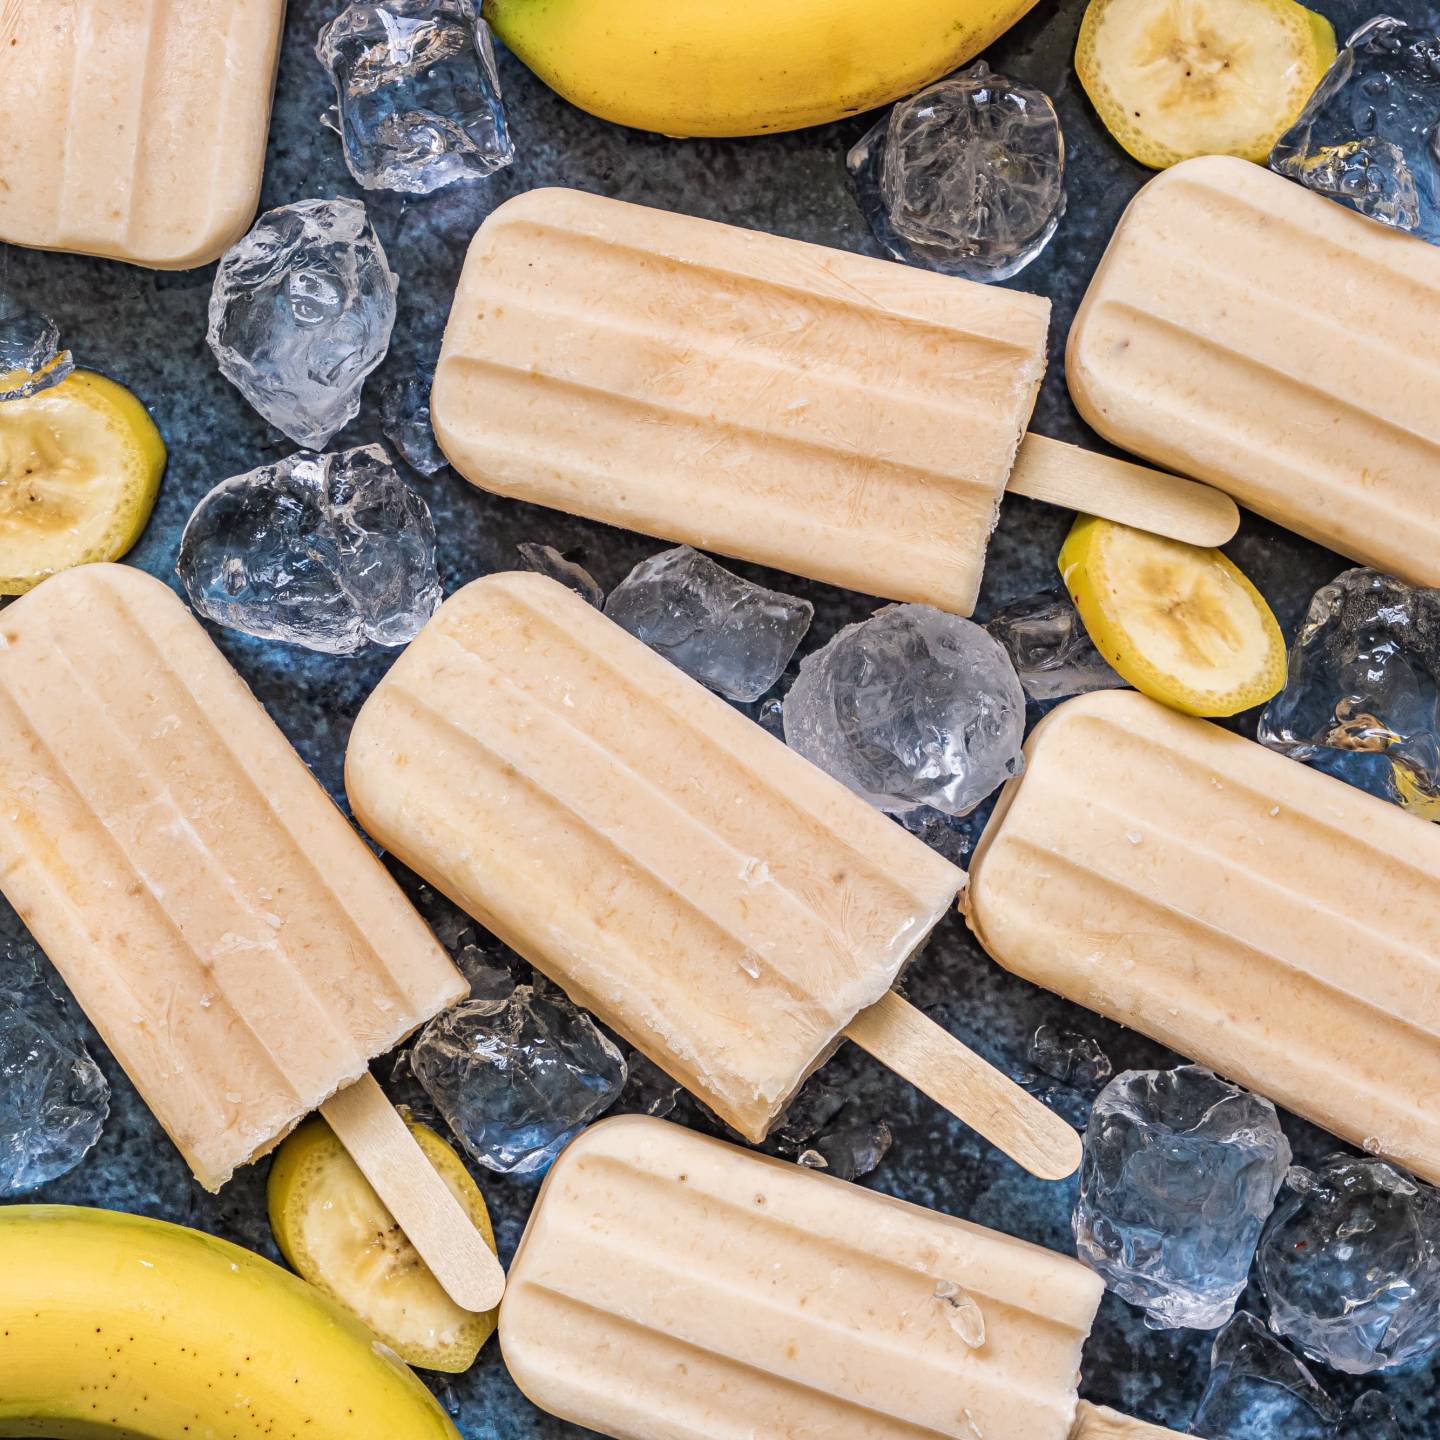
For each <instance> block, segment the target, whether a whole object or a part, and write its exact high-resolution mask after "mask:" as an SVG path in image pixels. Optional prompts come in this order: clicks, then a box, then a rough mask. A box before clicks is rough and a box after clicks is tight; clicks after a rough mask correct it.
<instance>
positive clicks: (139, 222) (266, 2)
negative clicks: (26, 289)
mask: <svg viewBox="0 0 1440 1440" xmlns="http://www.w3.org/2000/svg"><path fill="white" fill-rule="evenodd" d="M284 17H285V0H0V240H8V241H10V242H11V243H12V244H15V245H31V246H36V247H38V248H40V249H42V250H76V251H80V252H81V253H83V254H87V255H101V256H105V257H108V258H110V259H115V260H128V261H130V262H131V263H132V264H135V265H148V266H152V267H154V268H157V269H164V270H183V269H188V268H190V267H191V266H196V265H206V264H208V263H209V262H210V261H212V260H214V259H216V258H217V257H218V256H219V255H220V254H221V253H222V252H223V251H224V250H225V248H226V247H227V246H228V245H230V244H231V243H232V242H233V241H235V240H236V239H238V238H239V237H240V236H241V235H242V234H243V233H244V231H245V229H246V227H247V226H248V225H249V224H250V221H251V220H252V219H253V218H254V215H255V206H256V202H257V201H258V199H259V195H260V176H261V171H262V169H263V167H264V163H265V139H266V133H267V131H268V129H269V124H270V100H271V95H272V92H273V90H274V87H275V67H276V63H277V60H278V58H279V50H280V32H281V27H282V25H283V22H284Z"/></svg>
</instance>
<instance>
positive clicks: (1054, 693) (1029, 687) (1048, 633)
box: [985, 590, 1125, 700]
mask: <svg viewBox="0 0 1440 1440" xmlns="http://www.w3.org/2000/svg"><path fill="white" fill-rule="evenodd" d="M985 629H986V630H987V631H988V632H989V633H990V634H991V635H993V636H994V637H995V639H997V640H998V641H999V642H1000V643H1001V644H1002V645H1003V646H1004V647H1005V651H1006V653H1007V654H1008V655H1009V656H1010V659H1011V661H1012V662H1013V663H1014V666H1015V673H1016V674H1017V675H1019V677H1020V684H1021V685H1022V686H1023V687H1024V690H1025V693H1026V694H1027V695H1028V696H1029V697H1030V698H1031V699H1032V700H1059V699H1062V698H1063V697H1065V696H1067V695H1085V694H1088V693H1089V692H1090V691H1092V690H1115V689H1123V688H1124V686H1125V681H1124V680H1122V679H1121V678H1120V676H1119V675H1118V674H1116V672H1115V671H1114V670H1113V669H1112V668H1111V666H1110V663H1109V662H1108V661H1107V660H1106V659H1105V658H1104V656H1102V655H1101V654H1100V652H1099V651H1098V650H1097V649H1096V648H1095V645H1094V642H1093V641H1092V640H1091V639H1090V634H1089V632H1088V631H1087V630H1086V629H1085V626H1084V624H1083V623H1082V622H1081V619H1080V616H1079V613H1078V612H1077V611H1076V609H1075V606H1074V605H1073V604H1072V603H1071V600H1070V597H1069V596H1068V595H1067V594H1066V593H1065V592H1064V591H1063V590H1047V591H1042V592H1041V593H1039V594H1037V595H1027V596H1026V597H1025V598H1024V599H1023V600H1016V601H1015V602H1014V603H1013V604H1010V605H1007V606H1005V608H1004V609H1003V610H1001V611H999V612H998V613H997V614H995V615H993V616H992V617H991V618H990V619H989V620H988V621H987V622H986V624H985Z"/></svg>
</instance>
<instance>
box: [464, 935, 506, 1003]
mask: <svg viewBox="0 0 1440 1440" xmlns="http://www.w3.org/2000/svg"><path fill="white" fill-rule="evenodd" d="M455 964H456V965H457V966H458V967H459V969H460V973H461V974H462V975H463V976H464V977H465V978H466V979H467V980H468V981H469V982H470V998H471V1000H475V1001H478V1002H480V1003H481V1004H486V1005H495V1006H500V1005H503V1004H504V1003H505V1002H506V1001H507V1000H508V999H509V998H510V996H511V995H513V994H514V993H515V977H514V975H512V974H511V972H510V967H509V966H508V965H506V964H503V963H497V962H496V959H495V957H494V956H493V955H491V954H490V953H489V951H487V950H485V949H483V948H482V947H481V946H479V945H476V944H474V943H473V942H471V943H467V944H465V945H462V946H461V947H460V948H459V949H458V950H457V951H456V952H455Z"/></svg>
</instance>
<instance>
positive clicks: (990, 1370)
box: [500, 1116, 1170, 1440]
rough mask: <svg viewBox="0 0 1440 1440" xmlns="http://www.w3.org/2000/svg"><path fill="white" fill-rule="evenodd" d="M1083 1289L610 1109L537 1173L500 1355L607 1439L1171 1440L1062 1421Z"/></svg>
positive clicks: (1126, 1425) (1031, 1251) (1030, 1256)
mask: <svg viewBox="0 0 1440 1440" xmlns="http://www.w3.org/2000/svg"><path fill="white" fill-rule="evenodd" d="M1103 1293H1104V1283H1103V1282H1102V1281H1101V1280H1100V1278H1099V1277H1098V1276H1097V1275H1095V1274H1094V1273H1093V1272H1092V1271H1090V1270H1087V1269H1086V1268H1085V1267H1084V1266H1083V1265H1080V1264H1078V1263H1077V1262H1076V1261H1074V1260H1071V1259H1068V1258H1066V1257H1064V1256H1061V1255H1056V1254H1053V1253H1051V1252H1050V1251H1048V1250H1042V1249H1040V1248H1039V1247H1038V1246H1035V1245H1030V1244H1026V1243H1025V1242H1023V1241H1020V1240H1015V1239H1012V1238H1011V1237H1009V1236H1008V1235H1002V1234H999V1233H998V1232H996V1231H993V1230H986V1229H983V1228H982V1227H981V1226H979V1225H972V1224H968V1223H967V1222H966V1221H964V1220H957V1219H953V1218H951V1217H950V1216H948V1215H940V1214H937V1213H935V1212H934V1211H930V1210H923V1209H921V1208H920V1207H919V1206H917V1205H909V1204H906V1203H904V1202H903V1201H899V1200H892V1199H890V1198H889V1197H888V1196H883V1195H878V1194H875V1193H873V1192H871V1191H868V1190H864V1189H861V1188H860V1187H859V1186H856V1185H849V1184H845V1183H844V1182H842V1181H839V1180H832V1179H829V1178H828V1177H825V1176H822V1175H817V1174H815V1173H813V1172H811V1171H807V1170H805V1169H803V1168H801V1167H800V1166H797V1165H790V1164H785V1163H783V1162H781V1161H777V1160H772V1159H769V1158H768V1157H765V1156H759V1155H753V1154H750V1153H748V1152H746V1151H744V1150H740V1149H738V1148H736V1147H734V1146H730V1145H726V1144H723V1143H722V1142H720V1141H718V1140H711V1139H708V1138H706V1137H704V1136H700V1135H696V1134H694V1133H693V1132H692V1131H689V1130H685V1129H682V1128H681V1127H679V1126H677V1125H671V1124H669V1123H667V1122H666V1121H663V1120H651V1119H648V1118H644V1117H639V1116H626V1117H624V1118H621V1119H617V1120H606V1121H603V1122H602V1123H601V1124H599V1125H597V1126H595V1127H593V1128H592V1129H590V1130H589V1131H587V1132H586V1133H585V1134H584V1135H582V1136H581V1137H580V1138H579V1139H578V1140H576V1141H574V1142H573V1143H572V1144H571V1145H570V1147H569V1148H568V1149H567V1150H566V1151H565V1152H564V1153H563V1154H562V1155H561V1156H560V1159H559V1160H558V1161H557V1162H556V1163H555V1166H554V1168H553V1169H552V1170H551V1172H550V1175H549V1177H548V1178H547V1179H546V1181H545V1185H544V1188H543V1189H542V1190H541V1193H540V1198H539V1200H538V1201H537V1203H536V1206H535V1209H534V1211H533V1213H532V1214H531V1217H530V1223H529V1226H528V1228H527V1229H526V1232H525V1237H524V1239H523V1240H522V1241H521V1243H520V1248H519V1250H518V1252H517V1253H516V1256H515V1261H514V1264H513V1265H512V1267H511V1272H510V1288H509V1290H508V1292H507V1294H506V1298H505V1303H504V1305H503V1306H502V1307H501V1311H500V1343H501V1347H502V1348H503V1350H504V1353H505V1363H506V1366H507V1367H508V1368H509V1371H510V1374H511V1376H512V1377H513V1378H514V1380H515V1383H516V1384H517V1385H518V1386H519V1387H520V1389H521V1390H522V1391H523V1392H524V1393H525V1394H526V1395H527V1396H528V1397H529V1398H530V1399H531V1400H533V1401H534V1402H535V1403H536V1404H537V1405H539V1406H540V1407H541V1408H542V1409H545V1410H548V1411H550V1412H552V1413H553V1414H556V1415H558V1416H560V1417H561V1418H563V1419H565V1420H569V1421H571V1422H572V1423H574V1424H577V1425H583V1426H588V1427H589V1428H590V1429H593V1430H598V1431H599V1432H600V1433H601V1434H602V1435H610V1436H615V1437H621V1440H739V1437H741V1436H747V1437H748V1436H755V1435H767V1436H782V1435H783V1436H822V1435H825V1436H837V1437H838V1436H844V1437H846V1440H921V1437H936V1440H938V1437H954V1440H977V1437H983V1440H1067V1437H1069V1436H1071V1435H1072V1434H1073V1435H1076V1436H1080V1435H1087V1436H1095V1437H1097V1440H1098V1437H1100V1436H1113V1437H1116V1440H1118V1437H1121V1436H1127V1435H1133V1436H1136V1437H1140V1436H1143V1435H1146V1434H1149V1435H1154V1436H1161V1435H1168V1434H1170V1432H1168V1431H1162V1430H1155V1429H1149V1428H1147V1427H1143V1426H1139V1425H1138V1424H1137V1423H1136V1422H1134V1421H1129V1420H1127V1419H1126V1418H1125V1417H1123V1416H1119V1415H1115V1414H1113V1413H1112V1412H1108V1411H1099V1410H1094V1409H1092V1408H1091V1407H1078V1408H1077V1403H1076V1393H1075V1392H1076V1384H1077V1380H1078V1376H1079V1373H1080V1359H1081V1351H1082V1347H1083V1346H1084V1343H1085V1338H1086V1336H1087V1335H1088V1334H1089V1332H1090V1326H1091V1323H1092V1322H1093V1320H1094V1317H1095V1312H1096V1308H1097V1307H1098V1305H1099V1303H1100V1297H1101V1295H1102V1294H1103ZM1082 1412H1083V1413H1082Z"/></svg>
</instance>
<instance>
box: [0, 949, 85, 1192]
mask: <svg viewBox="0 0 1440 1440" xmlns="http://www.w3.org/2000/svg"><path fill="white" fill-rule="evenodd" d="M109 1113H110V1086H109V1085H108V1084H107V1083H106V1080H105V1077H104V1075H102V1074H101V1073H100V1067H99V1066H98V1065H96V1063H95V1062H94V1060H92V1059H91V1058H90V1053H89V1051H88V1050H87V1049H86V1048H85V1042H84V1040H83V1039H82V1038H81V1035H80V1032H79V1030H78V1029H77V1027H76V1026H75V1024H74V1022H73V1021H72V1020H71V1018H70V1015H69V1012H68V1010H67V1009H66V1007H65V1006H64V1005H63V1004H62V1002H61V1001H60V1000H59V999H58V998H57V997H56V996H55V994H54V993H53V992H52V991H51V990H50V988H49V987H48V985H46V983H45V982H44V981H43V980H42V979H41V978H40V973H39V970H38V968H37V967H36V966H35V965H34V963H33V961H32V960H31V959H30V957H29V956H28V955H26V954H25V953H24V952H23V951H22V952H20V953H16V952H14V951H11V952H9V953H7V954H5V955H4V956H3V957H0V1197H8V1196H12V1195H23V1194H25V1193H26V1192H27V1191H29V1190H34V1189H35V1188H36V1187H37V1186H40V1185H43V1184H45V1183H46V1181H48V1180H54V1179H56V1178H58V1177H59V1176H61V1175H64V1174H65V1173H66V1172H67V1171H69V1170H73V1169H74V1168H75V1166H77V1165H78V1164H79V1163H80V1162H81V1160H83V1159H84V1158H85V1156H86V1154H87V1153H88V1152H89V1150H90V1148H91V1146H93V1145H94V1144H95V1142H96V1141H97V1140H98V1139H99V1138H100V1132H101V1130H102V1129H103V1128H104V1126H105V1120H106V1117H107V1116H108V1115H109Z"/></svg>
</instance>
